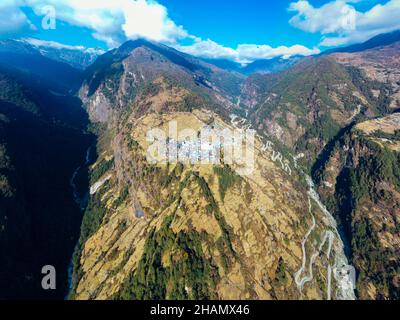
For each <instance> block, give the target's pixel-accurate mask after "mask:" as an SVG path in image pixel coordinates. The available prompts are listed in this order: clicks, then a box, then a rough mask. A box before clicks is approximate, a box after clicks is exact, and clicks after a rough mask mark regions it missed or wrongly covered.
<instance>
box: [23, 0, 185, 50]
mask: <svg viewBox="0 0 400 320" xmlns="http://www.w3.org/2000/svg"><path fill="white" fill-rule="evenodd" d="M25 3H26V5H28V6H30V7H32V8H33V10H34V12H35V13H36V14H38V15H39V14H41V10H42V8H43V7H44V6H46V5H52V6H54V8H55V9H56V13H57V19H58V20H62V21H65V22H68V23H69V24H71V25H75V26H80V27H85V28H88V29H90V30H92V32H93V36H94V37H95V38H96V39H99V40H101V41H104V42H106V43H107V44H108V46H109V47H114V46H117V45H118V44H120V43H121V42H122V41H124V40H126V39H135V38H139V37H140V38H147V39H150V40H154V41H159V42H165V43H175V42H176V40H178V39H181V38H184V37H186V36H187V32H186V31H185V30H184V29H183V27H182V26H177V25H176V24H175V23H174V21H172V20H171V19H170V18H169V17H168V12H167V9H166V8H165V7H164V6H162V5H160V4H158V3H157V2H155V1H146V0H96V1H82V0H25Z"/></svg>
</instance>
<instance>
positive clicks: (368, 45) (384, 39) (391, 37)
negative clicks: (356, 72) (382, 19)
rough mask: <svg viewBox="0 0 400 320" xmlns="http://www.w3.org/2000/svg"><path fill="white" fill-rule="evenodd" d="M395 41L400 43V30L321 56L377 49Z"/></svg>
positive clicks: (333, 50)
mask: <svg viewBox="0 0 400 320" xmlns="http://www.w3.org/2000/svg"><path fill="white" fill-rule="evenodd" d="M397 41H400V30H396V31H393V32H390V33H384V34H380V35H377V36H375V37H373V38H371V39H369V40H368V41H366V42H363V43H359V44H354V45H351V46H348V47H344V48H335V49H332V50H328V51H325V52H324V53H323V54H330V53H334V52H359V51H364V50H368V49H373V48H377V47H382V46H387V45H390V44H392V43H395V42H397Z"/></svg>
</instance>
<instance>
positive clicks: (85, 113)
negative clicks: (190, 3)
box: [0, 32, 400, 300]
mask: <svg viewBox="0 0 400 320" xmlns="http://www.w3.org/2000/svg"><path fill="white" fill-rule="evenodd" d="M399 35H400V33H399V32H395V33H391V34H387V35H381V36H378V37H375V38H374V39H371V40H370V41H368V42H366V43H364V44H361V45H357V46H352V47H349V48H346V49H345V48H343V49H339V50H335V51H332V52H326V53H324V54H322V55H318V56H312V57H292V58H289V59H282V58H276V59H271V60H260V61H256V62H254V63H252V64H250V65H247V66H244V67H243V66H240V65H236V64H235V63H232V62H228V61H224V60H218V61H215V60H209V59H208V60H205V59H201V58H196V57H193V56H190V55H188V54H184V53H181V52H179V51H177V50H175V49H173V48H170V47H168V46H165V45H162V44H159V43H154V42H150V41H147V40H142V39H139V40H135V41H128V42H126V43H124V44H123V45H122V46H120V47H119V48H116V49H113V50H110V51H108V52H106V53H104V54H101V55H99V56H98V57H96V58H95V56H94V55H93V56H91V57H88V56H86V58H83V57H82V56H81V55H80V54H77V53H76V52H75V51H76V50H75V51H74V50H72V49H68V50H69V51H68V52H66V51H65V50H67V49H66V48H64V50H62V49H59V48H54V46H53V47H52V49H51V50H50V49H47V48H43V46H39V45H38V44H36V45H33V44H32V43H29V42H26V41H14V40H4V41H1V42H0V84H1V87H0V88H1V89H0V132H2V134H1V135H0V139H1V140H0V249H1V250H0V251H1V252H2V253H1V255H0V259H1V261H0V264H1V265H3V266H5V267H4V272H2V273H1V277H0V284H1V285H0V298H26V297H35V298H59V299H60V298H64V297H65V296H66V295H67V294H68V298H69V299H78V300H79V299H83V300H86V299H127V300H130V299H172V300H182V299H220V300H228V299H232V300H235V299H268V300H270V299H278V300H285V299H292V300H297V299H307V300H308V299H356V298H357V299H398V298H399V294H400V289H399V288H400V262H399V253H400V252H399V251H400V233H399V219H400V166H399V163H400V113H399V112H398V111H399V110H400V82H399V79H400V65H399V64H400V36H399ZM30 42H32V41H30ZM82 54H84V53H82ZM86 54H87V53H86ZM171 123H172V125H173V126H176V128H177V129H179V131H182V130H184V129H185V130H186V132H189V131H190V132H192V133H193V132H194V135H195V136H197V137H199V136H201V134H202V132H203V131H202V130H203V129H204V128H212V129H216V130H220V131H223V130H227V129H229V130H232V131H234V130H237V131H239V132H243V130H248V129H252V130H254V132H255V136H254V141H252V142H251V147H252V148H253V150H254V158H253V159H254V163H252V164H253V166H252V172H251V174H244V173H243V167H244V166H245V165H249V164H250V163H249V162H247V163H246V162H244V163H228V161H227V160H226V159H225V157H222V161H219V162H218V163H208V164H201V163H198V162H196V161H195V162H190V161H189V162H185V161H182V162H174V161H165V162H152V161H149V158H148V150H149V147H151V146H150V145H149V143H150V142H149V132H152V131H154V130H155V129H157V130H158V131H157V132H160V131H162V132H167V137H168V139H167V140H168V141H175V140H176V145H178V146H180V147H179V148H181V146H182V145H185V143H186V142H185V139H186V138H187V136H183V137H179V136H175V135H174V134H173V133H172V132H171V129H170V128H171V127H170V126H171ZM150 140H151V139H150ZM193 153H195V151H193V150H192V152H191V156H192V157H193ZM224 156H225V154H224ZM16 248H18V250H16ZM71 257H72V262H71V264H70V260H71ZM43 265H55V266H56V268H57V270H58V274H57V275H58V283H60V284H62V285H60V286H58V287H57V290H56V291H54V292H52V293H50V294H49V293H47V292H44V291H43V290H41V289H40V279H41V274H40V269H41V266H43ZM353 268H354V270H355V274H354V279H353V278H352V277H351V272H350V271H351V270H353ZM23 288H24V289H23Z"/></svg>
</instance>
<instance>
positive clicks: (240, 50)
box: [175, 39, 320, 63]
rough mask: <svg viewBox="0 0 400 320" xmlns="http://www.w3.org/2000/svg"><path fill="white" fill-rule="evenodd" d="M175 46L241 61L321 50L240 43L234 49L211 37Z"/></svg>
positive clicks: (187, 51)
mask: <svg viewBox="0 0 400 320" xmlns="http://www.w3.org/2000/svg"><path fill="white" fill-rule="evenodd" d="M175 48H176V49H177V50H180V51H183V52H186V53H188V54H191V55H194V56H201V57H204V58H212V59H229V60H233V61H236V62H239V63H249V62H253V61H255V60H259V59H272V58H275V57H283V58H289V57H291V56H295V55H302V56H309V55H313V54H318V53H319V52H320V51H319V50H318V49H317V48H314V49H309V48H306V47H304V46H301V45H294V46H291V47H286V46H280V47H276V48H273V47H271V46H269V45H256V44H240V45H238V46H237V48H236V49H232V48H229V47H224V46H222V45H220V44H218V43H216V42H214V41H212V40H209V39H208V40H201V39H196V40H195V43H194V44H192V45H189V46H180V45H178V46H175Z"/></svg>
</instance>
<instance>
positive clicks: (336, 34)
mask: <svg viewBox="0 0 400 320" xmlns="http://www.w3.org/2000/svg"><path fill="white" fill-rule="evenodd" d="M350 2H356V1H341V0H336V1H331V2H329V3H327V4H325V5H323V6H322V7H319V8H315V7H313V6H312V5H311V4H310V3H309V2H308V1H298V2H293V3H291V4H290V6H289V11H290V12H296V15H295V16H294V17H292V18H291V19H290V21H289V23H290V24H292V25H293V26H295V27H297V28H299V29H301V30H303V31H307V32H312V33H317V32H319V33H321V34H322V35H323V37H322V41H321V43H320V45H321V46H339V45H346V44H351V43H358V42H363V41H366V40H368V39H369V38H371V37H373V36H376V35H378V34H381V33H385V32H390V31H393V30H397V29H400V0H390V1H388V2H387V3H385V4H377V5H375V6H374V7H372V8H371V9H370V10H368V11H366V12H359V11H357V10H356V9H355V8H354V6H352V5H351V4H350Z"/></svg>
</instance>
